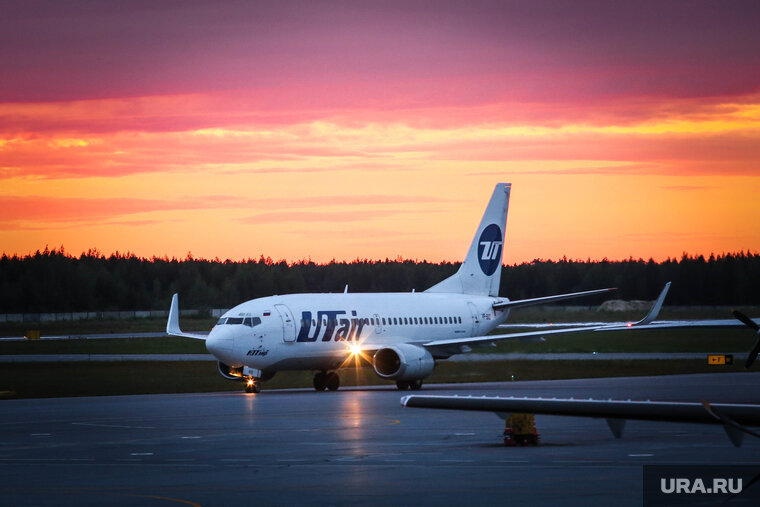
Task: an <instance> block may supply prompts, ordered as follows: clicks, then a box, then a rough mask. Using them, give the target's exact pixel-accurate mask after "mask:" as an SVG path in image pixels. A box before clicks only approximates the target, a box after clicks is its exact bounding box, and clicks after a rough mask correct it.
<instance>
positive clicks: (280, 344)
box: [166, 183, 614, 392]
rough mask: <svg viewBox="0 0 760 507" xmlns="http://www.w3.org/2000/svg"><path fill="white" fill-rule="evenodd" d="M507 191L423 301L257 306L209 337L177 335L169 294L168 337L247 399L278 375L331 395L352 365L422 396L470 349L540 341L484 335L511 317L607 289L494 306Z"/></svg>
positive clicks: (303, 297)
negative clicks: (205, 355) (182, 340)
mask: <svg viewBox="0 0 760 507" xmlns="http://www.w3.org/2000/svg"><path fill="white" fill-rule="evenodd" d="M510 192H511V184H510V183H499V184H497V185H496V187H495V188H494V191H493V194H492V195H491V199H490V200H489V202H488V205H487V206H486V210H485V213H484V214H483V217H482V219H481V222H480V224H479V225H478V228H477V230H476V233H475V237H474V238H473V240H472V243H471V244H470V248H469V250H468V251H467V255H466V257H465V260H464V262H463V263H462V265H461V266H460V268H459V270H458V271H457V272H456V273H454V274H453V275H452V276H450V277H449V278H446V279H445V280H443V281H441V282H439V283H437V284H436V285H434V286H432V287H430V288H429V289H427V290H426V291H424V292H410V293H397V292H394V293H349V292H348V291H347V290H346V291H344V292H343V293H337V294H288V295H278V296H269V297H263V298H258V299H253V300H250V301H246V302H244V303H242V304H239V305H237V306H235V307H234V308H232V309H230V310H228V311H227V312H225V313H224V315H222V316H221V318H220V319H219V321H218V322H217V323H216V325H215V326H214V327H213V328H212V329H211V331H210V333H209V334H208V335H203V334H197V333H187V332H183V331H182V330H181V329H180V326H179V310H178V298H177V294H174V296H173V297H172V303H171V308H170V310H169V318H168V321H167V325H166V333H167V334H168V335H171V336H181V337H186V338H194V339H201V340H205V341H206V348H207V349H208V351H209V352H210V353H211V354H213V355H214V356H215V357H216V358H217V359H218V360H219V362H218V369H219V372H220V373H221V374H222V376H224V377H225V378H228V379H231V380H244V381H246V388H245V389H246V392H259V391H260V388H261V387H260V385H261V382H264V381H266V380H268V379H270V378H271V377H272V376H273V375H274V374H275V373H276V372H278V371H283V370H316V371H317V373H316V374H315V376H314V388H315V389H316V390H317V391H323V390H325V389H329V390H336V389H338V387H339V385H340V378H339V377H338V374H337V373H336V372H335V371H334V370H337V369H340V368H341V367H345V366H348V365H349V364H350V363H351V359H355V360H356V361H359V360H360V359H361V360H363V361H366V362H369V363H371V365H372V367H373V368H374V370H375V373H376V374H377V375H378V376H379V377H380V378H383V379H387V380H391V381H395V382H396V386H397V387H398V389H401V390H404V389H413V390H417V389H420V388H421V387H422V382H423V379H425V378H426V377H427V376H428V375H430V374H431V373H432V371H433V368H434V367H435V364H436V361H439V360H443V359H446V358H448V357H450V356H452V355H454V354H459V353H462V352H466V351H468V350H469V347H468V346H469V345H472V344H478V343H487V342H493V341H497V340H500V339H515V338H519V337H526V338H528V337H530V336H534V335H538V334H547V332H538V333H536V332H529V333H511V334H508V335H488V333H489V332H491V331H493V330H494V329H496V327H497V326H498V325H499V324H502V323H503V322H504V321H505V320H506V319H507V317H508V316H509V311H510V309H512V308H517V307H522V306H528V305H536V304H542V303H548V302H554V301H560V300H564V299H569V298H576V297H582V296H590V295H593V294H602V293H605V292H609V291H611V290H614V289H610V288H605V289H597V290H588V291H583V292H576V293H570V294H558V295H554V296H547V297H539V298H532V299H524V300H518V301H510V300H509V299H508V298H505V297H500V296H499V295H498V290H499V282H500V279H501V269H500V268H501V264H502V252H503V244H504V229H505V226H506V222H507V209H508V207H509V196H510ZM583 330H588V329H587V328H584V329H583ZM556 332H559V333H566V332H572V329H565V330H557V331H556Z"/></svg>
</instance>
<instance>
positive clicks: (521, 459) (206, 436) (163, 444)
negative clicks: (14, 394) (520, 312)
mask: <svg viewBox="0 0 760 507" xmlns="http://www.w3.org/2000/svg"><path fill="white" fill-rule="evenodd" d="M31 374H33V372H32V373H31ZM758 385H760V373H713V374H700V375H678V376H663V377H629V378H607V379H580V380H555V381H530V382H511V383H484V384H439V385H426V386H424V387H423V390H422V391H420V393H421V394H424V393H430V394H460V395H466V394H473V395H486V396H495V395H501V396H510V395H513V396H529V397H538V396H542V397H554V396H556V397H558V398H565V397H567V398H569V397H574V398H589V397H592V398H596V399H608V398H612V399H629V398H630V399H635V400H647V399H651V400H677V401H697V402H699V401H701V400H703V399H704V400H707V401H710V402H726V403H760V389H757V386H758ZM406 393H407V394H408V393H409V392H408V391H407V392H406ZM403 394H404V393H402V392H400V391H397V390H396V389H395V386H394V387H391V386H387V387H386V386H381V387H366V388H348V389H341V390H339V391H337V392H314V391H313V390H307V389H289V390H270V391H267V390H266V387H265V389H264V391H262V392H261V393H259V394H245V393H243V392H240V393H204V394H175V395H142V396H111V397H91V398H57V399H29V400H3V401H0V504H2V505H19V506H26V505H33V506H59V505H77V506H80V505H81V506H90V505H92V506H95V505H111V506H124V505H149V506H153V505H155V506H168V505H192V506H198V505H201V506H215V505H349V504H350V505H355V504H360V505H391V504H393V505H461V504H464V503H468V504H471V505H483V504H485V505H494V504H514V505H526V504H529V505H592V504H594V505H613V504H614V505H616V506H624V505H641V503H642V498H643V497H642V474H643V466H644V465H654V464H658V465H664V464H667V465H696V464H699V465H710V466H715V465H738V464H743V465H753V466H760V439H757V438H754V437H751V436H747V438H746V439H745V443H744V445H743V446H742V447H741V448H735V447H734V446H733V445H731V443H730V442H729V440H728V438H727V437H726V435H725V433H724V431H723V429H722V427H721V426H717V425H716V426H713V425H698V424H681V423H655V422H643V421H629V422H628V424H627V425H626V428H625V433H624V436H623V438H622V439H615V438H614V437H613V436H612V434H611V433H610V431H609V429H608V427H607V424H606V423H605V421H604V420H597V419H586V418H575V417H557V416H536V423H537V427H538V431H539V433H540V435H541V443H540V445H538V446H536V447H530V446H527V447H505V446H504V445H503V444H502V435H501V434H502V430H503V421H502V420H501V419H499V418H498V417H496V416H495V415H493V414H490V413H474V412H458V411H448V410H425V409H411V408H403V407H401V405H400V403H399V400H400V398H401V396H402V395H403ZM756 487H760V485H757V486H756ZM739 504H741V503H739ZM729 505H734V503H733V502H732V503H730V504H729Z"/></svg>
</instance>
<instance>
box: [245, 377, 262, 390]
mask: <svg viewBox="0 0 760 507" xmlns="http://www.w3.org/2000/svg"><path fill="white" fill-rule="evenodd" d="M245 392H247V393H258V392H261V382H259V381H258V380H257V379H255V378H253V377H249V378H247V379H245Z"/></svg>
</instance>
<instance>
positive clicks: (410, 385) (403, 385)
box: [396, 378, 422, 391]
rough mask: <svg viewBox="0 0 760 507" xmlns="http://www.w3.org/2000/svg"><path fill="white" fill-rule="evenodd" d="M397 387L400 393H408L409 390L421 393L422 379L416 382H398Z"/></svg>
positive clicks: (415, 380)
mask: <svg viewBox="0 0 760 507" xmlns="http://www.w3.org/2000/svg"><path fill="white" fill-rule="evenodd" d="M396 387H398V389H399V391H406V390H407V389H411V390H412V391H419V390H420V389H422V379H421V378H418V379H414V380H397V381H396Z"/></svg>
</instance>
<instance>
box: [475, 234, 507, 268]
mask: <svg viewBox="0 0 760 507" xmlns="http://www.w3.org/2000/svg"><path fill="white" fill-rule="evenodd" d="M501 245H502V236H501V228H500V227H499V226H498V225H496V224H491V225H489V226H488V227H486V228H485V229H483V232H482V233H481V234H480V239H479V240H478V262H479V263H480V269H481V270H483V273H484V274H485V275H486V276H491V275H492V274H494V272H495V271H496V268H498V267H499V265H500V264H501Z"/></svg>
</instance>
